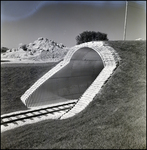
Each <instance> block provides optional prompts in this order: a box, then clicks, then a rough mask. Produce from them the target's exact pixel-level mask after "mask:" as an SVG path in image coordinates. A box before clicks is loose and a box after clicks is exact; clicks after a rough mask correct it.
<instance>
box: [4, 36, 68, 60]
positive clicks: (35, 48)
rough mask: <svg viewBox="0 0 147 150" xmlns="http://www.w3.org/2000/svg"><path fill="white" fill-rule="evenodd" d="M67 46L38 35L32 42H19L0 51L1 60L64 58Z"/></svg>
mask: <svg viewBox="0 0 147 150" xmlns="http://www.w3.org/2000/svg"><path fill="white" fill-rule="evenodd" d="M67 51H68V48H67V47H66V46H64V45H63V44H62V43H60V44H58V43H56V42H55V41H53V40H48V39H47V38H43V37H40V38H38V39H37V40H36V41H34V42H33V43H29V44H28V45H27V44H22V43H21V44H19V46H18V48H17V49H14V48H12V49H8V50H7V51H6V52H3V53H1V60H11V61H12V60H13V61H14V60H17V61H59V60H61V59H63V58H64V56H65V55H66V53H67Z"/></svg>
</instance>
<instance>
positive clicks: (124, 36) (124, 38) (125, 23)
mask: <svg viewBox="0 0 147 150" xmlns="http://www.w3.org/2000/svg"><path fill="white" fill-rule="evenodd" d="M127 11H128V1H126V11H125V22H124V35H123V40H126V26H127Z"/></svg>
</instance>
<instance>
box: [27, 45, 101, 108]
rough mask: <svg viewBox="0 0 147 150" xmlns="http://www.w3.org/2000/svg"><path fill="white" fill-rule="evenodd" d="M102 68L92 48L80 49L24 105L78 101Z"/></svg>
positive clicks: (97, 55) (99, 58)
mask: <svg viewBox="0 0 147 150" xmlns="http://www.w3.org/2000/svg"><path fill="white" fill-rule="evenodd" d="M103 68H104V64H103V61H102V59H101V57H100V55H99V54H98V53H97V52H96V51H95V50H94V49H92V48H89V47H82V48H80V49H78V50H77V51H76V52H75V53H74V54H73V56H72V57H71V60H70V62H69V63H68V64H67V65H66V66H64V67H63V68H62V69H61V70H59V71H58V72H57V73H55V74H54V75H53V76H52V77H50V78H49V79H47V80H46V81H45V82H44V83H43V84H42V85H41V86H40V87H38V88H37V89H36V91H34V92H33V93H32V94H31V95H30V97H29V98H28V100H27V101H26V104H27V106H28V107H35V106H41V105H47V104H53V103H57V101H59V102H61V101H68V100H71V99H79V98H80V96H82V94H83V93H84V92H85V91H86V89H87V88H88V87H89V86H90V85H91V83H92V82H93V81H94V80H95V79H96V78H97V76H98V75H99V73H100V72H101V71H102V69H103Z"/></svg>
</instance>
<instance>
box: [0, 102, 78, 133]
mask: <svg viewBox="0 0 147 150" xmlns="http://www.w3.org/2000/svg"><path fill="white" fill-rule="evenodd" d="M76 102H77V100H70V101H69V102H64V103H60V104H58V105H52V106H47V107H42V108H36V109H31V110H27V111H22V112H14V113H10V114H5V115H2V116H1V129H2V130H1V132H4V131H7V130H10V129H13V128H16V127H19V126H23V125H26V124H31V123H35V122H39V121H42V120H46V119H58V118H60V117H61V116H62V115H63V114H64V113H66V112H67V111H69V110H70V109H71V108H72V107H73V106H74V105H75V104H76Z"/></svg>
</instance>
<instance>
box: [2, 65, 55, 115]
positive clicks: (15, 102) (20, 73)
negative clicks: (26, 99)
mask: <svg viewBox="0 0 147 150" xmlns="http://www.w3.org/2000/svg"><path fill="white" fill-rule="evenodd" d="M56 64H57V63H47V64H3V65H1V114H5V113H10V112H14V111H19V110H26V109H27V107H26V106H25V105H24V104H23V103H22V102H21V100H20V97H21V96H22V94H24V92H25V91H26V90H27V89H28V88H29V87H30V86H31V85H32V84H34V82H35V81H37V80H38V79H39V78H40V77H41V76H43V75H44V74H45V73H46V72H47V71H49V70H50V69H51V68H52V67H53V66H55V65H56Z"/></svg>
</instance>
